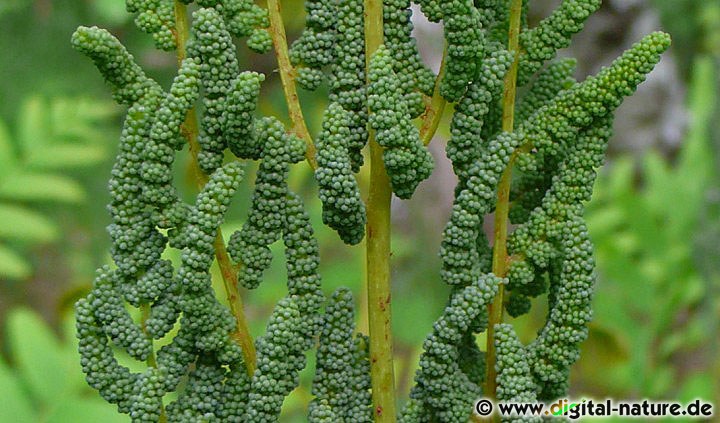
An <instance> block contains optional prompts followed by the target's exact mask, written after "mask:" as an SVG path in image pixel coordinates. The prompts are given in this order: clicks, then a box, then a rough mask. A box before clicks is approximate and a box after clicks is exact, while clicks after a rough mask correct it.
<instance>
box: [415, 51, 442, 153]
mask: <svg viewBox="0 0 720 423" xmlns="http://www.w3.org/2000/svg"><path fill="white" fill-rule="evenodd" d="M446 59H447V46H445V49H444V50H443V56H442V62H440V71H439V72H438V76H437V78H435V88H434V89H433V95H432V97H430V101H429V104H428V105H427V107H425V113H423V115H422V117H421V119H422V126H421V127H420V139H421V140H422V143H423V144H424V145H428V144H430V141H432V139H433V137H434V136H435V132H437V129H438V126H439V125H440V120H441V119H442V116H443V111H444V110H445V105H446V104H447V101H446V100H445V98H444V97H443V96H442V95H440V84H441V82H442V80H443V78H444V77H445V62H446Z"/></svg>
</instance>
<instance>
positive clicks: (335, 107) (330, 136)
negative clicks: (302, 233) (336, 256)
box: [315, 103, 367, 245]
mask: <svg viewBox="0 0 720 423" xmlns="http://www.w3.org/2000/svg"><path fill="white" fill-rule="evenodd" d="M349 134H350V129H349V128H348V112H346V111H345V109H343V108H342V106H340V105H339V104H337V103H330V106H328V109H327V111H326V112H325V116H324V117H323V128H322V132H321V133H320V136H318V138H317V140H316V147H317V162H318V168H317V170H316V171H315V178H316V179H317V182H318V191H319V196H320V201H322V204H323V211H322V219H323V222H324V223H325V224H326V225H328V226H330V227H331V228H333V229H335V230H336V231H337V232H338V235H340V238H341V239H342V240H343V241H344V242H345V243H347V244H351V245H354V244H357V243H359V242H360V241H361V240H362V239H363V236H365V222H366V219H367V217H366V215H365V203H363V201H362V199H361V198H360V191H359V190H358V186H357V181H356V180H355V176H353V173H352V168H351V165H350V153H349V151H348V146H347V144H346V143H345V141H346V140H347V138H348V137H349Z"/></svg>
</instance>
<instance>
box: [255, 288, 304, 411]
mask: <svg viewBox="0 0 720 423" xmlns="http://www.w3.org/2000/svg"><path fill="white" fill-rule="evenodd" d="M301 324H302V322H301V318H300V312H299V310H298V306H297V304H296V303H295V301H293V299H292V298H290V297H285V298H283V299H282V300H280V302H278V304H277V305H276V306H275V310H274V311H273V314H272V316H270V322H269V323H268V326H267V331H266V333H265V335H264V336H263V337H261V338H259V339H258V340H257V354H258V359H257V370H255V374H254V375H253V377H252V384H251V389H250V395H249V398H248V405H247V408H246V410H245V418H244V420H243V421H245V422H248V423H250V422H257V423H265V422H274V421H277V420H278V416H279V415H280V408H281V407H282V403H283V400H284V399H285V397H286V396H287V395H288V394H290V392H291V391H292V390H293V389H295V387H297V385H298V383H299V382H300V378H299V373H300V370H302V369H303V368H304V367H305V354H304V352H305V346H306V342H305V339H304V338H303V337H302V336H301V333H300V330H299V329H300V325H301Z"/></svg>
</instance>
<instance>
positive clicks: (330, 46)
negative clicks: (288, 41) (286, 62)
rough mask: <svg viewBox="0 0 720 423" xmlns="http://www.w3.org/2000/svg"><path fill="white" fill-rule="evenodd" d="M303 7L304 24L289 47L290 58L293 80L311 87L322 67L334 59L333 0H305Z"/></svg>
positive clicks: (318, 81)
mask: <svg viewBox="0 0 720 423" xmlns="http://www.w3.org/2000/svg"><path fill="white" fill-rule="evenodd" d="M305 11H306V13H307V17H306V19H305V28H304V29H303V32H302V35H300V38H298V39H297V40H295V42H293V44H292V46H291V47H290V61H291V63H292V64H293V66H295V69H297V79H296V80H297V83H298V84H300V86H302V87H303V88H305V89H307V90H315V89H317V87H319V86H320V84H321V83H322V80H323V78H324V77H325V73H324V72H323V70H324V68H326V67H328V66H330V65H332V64H334V63H335V42H336V41H335V39H336V27H337V3H336V2H334V1H326V0H308V1H306V2H305Z"/></svg>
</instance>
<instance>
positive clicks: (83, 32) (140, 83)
mask: <svg viewBox="0 0 720 423" xmlns="http://www.w3.org/2000/svg"><path fill="white" fill-rule="evenodd" d="M72 46H73V48H74V49H75V50H77V51H79V52H81V53H83V54H85V55H86V56H88V57H89V58H91V59H92V61H93V62H94V63H95V66H97V68H98V70H99V71H100V73H101V74H102V76H103V78H105V81H106V82H107V83H108V84H110V88H112V92H113V97H114V98H115V101H117V102H118V103H120V104H126V105H133V104H135V103H136V102H137V101H138V100H139V99H140V98H141V97H143V96H144V95H145V94H146V93H148V92H149V91H159V90H160V86H159V85H158V84H157V83H156V82H155V81H153V80H152V79H150V78H148V77H147V76H146V75H145V72H143V70H142V68H140V66H139V65H138V64H137V63H135V59H134V58H133V56H132V55H131V54H130V53H129V52H128V51H127V50H126V49H125V46H123V45H122V44H120V41H118V39H117V38H115V37H113V36H112V34H110V33H109V32H108V31H106V30H104V29H101V28H98V27H96V26H93V27H86V26H81V27H79V28H78V29H77V30H76V31H75V32H74V33H73V35H72Z"/></svg>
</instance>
